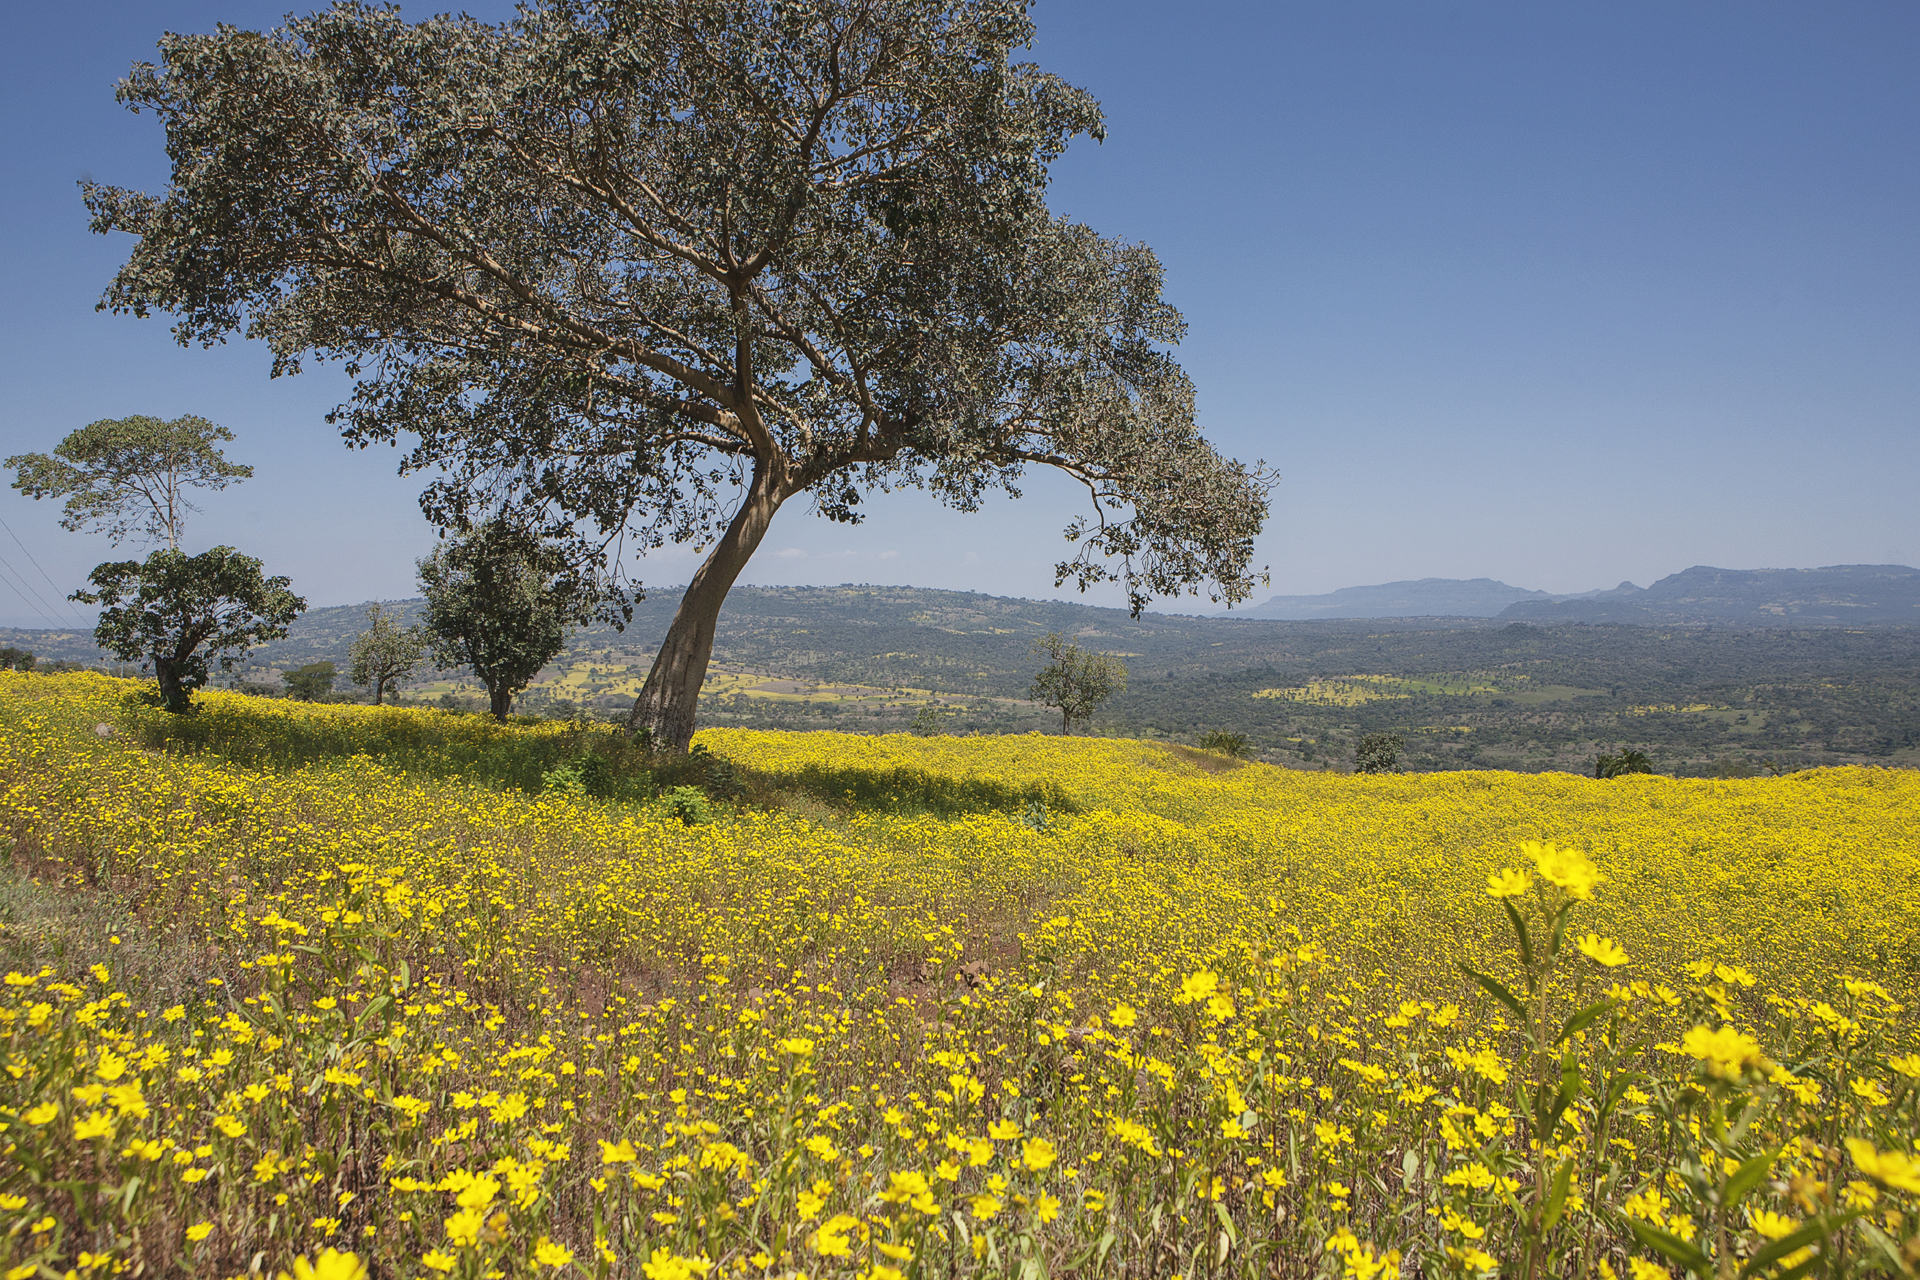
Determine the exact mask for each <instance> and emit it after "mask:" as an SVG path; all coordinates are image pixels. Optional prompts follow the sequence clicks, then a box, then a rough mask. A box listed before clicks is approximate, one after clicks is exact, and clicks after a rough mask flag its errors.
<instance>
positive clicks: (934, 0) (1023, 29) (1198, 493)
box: [86, 0, 1269, 746]
mask: <svg viewBox="0 0 1920 1280" xmlns="http://www.w3.org/2000/svg"><path fill="white" fill-rule="evenodd" d="M1026 9H1027V6H1026V3H1025V0H546V2H544V3H536V4H533V5H531V6H529V7H527V8H525V9H523V10H522V11H521V13H520V16H519V17H517V18H516V19H515V20H514V21H512V22H510V23H508V24H506V25H502V26H492V25H487V24H484V23H481V22H477V21H474V20H471V19H467V18H435V19H433V20H431V21H427V22H423V23H419V24H410V23H407V22H404V21H402V20H401V19H400V17H399V16H398V15H397V13H395V12H392V11H389V10H385V9H376V8H371V7H367V6H363V5H359V4H350V3H343V4H338V5H336V6H335V7H333V8H331V9H329V10H327V11H326V12H324V13H318V14H314V15H312V16H309V17H305V18H299V19H294V20H290V21H289V24H288V25H287V27H286V28H284V29H282V30H278V31H274V32H271V33H267V34H260V33H254V32H246V31H238V30H233V29H230V28H221V29H220V30H218V31H217V32H216V33H214V34H212V35H184V36H183V35H169V36H167V37H166V38H165V39H164V40H163V41H162V42H161V45H160V51H161V59H160V62H159V63H158V64H156V65H146V64H142V65H139V66H136V67H135V68H134V71H133V73H132V75H131V76H130V78H129V79H127V80H126V81H125V82H123V84H122V85H121V88H120V97H121V98H122V100H123V101H125V102H126V103H127V104H129V105H130V106H132V107H133V108H134V109H136V110H151V111H153V112H154V113H156V114H157V115H158V116H159V117H160V119H161V121H162V122H163V123H164V124H165V126H166V131H167V146H168V152H169V154H170V156H171V157H172V161H173V176H172V183H171V185H170V186H169V188H168V190H167V191H166V193H165V194H163V195H151V194H143V193H140V192H135V191H129V190H123V189H119V188H112V187H104V186H96V185H89V186H88V187H87V188H86V198H87V202H88V205H89V208H90V209H91V210H92V213H93V215H94V227H95V229H96V230H99V231H102V232H107V231H126V232H130V233H132V234H133V235H135V236H137V237H138V238H139V243H138V244H137V245H136V246H135V248H134V249H133V252H132V254H131V257H130V259H129V261H128V262H127V264H126V266H125V267H124V268H123V269H122V270H121V272H120V273H119V275H118V277H117V278H116V279H115V281H114V282H113V284H112V286H111V287H110V288H109V290H108V292H107V294H106V296H105V298H104V299H103V301H102V306H105V307H110V308H113V309H115V310H124V311H131V312H134V313H136V314H143V315H144V314H146V313H148V312H149V311H155V310H157V311H165V312H170V313H172V314H173V315H174V316H175V317H176V322H177V323H176V327H175V333H176V335H177V337H178V338H179V340H180V341H181V342H182V343H183V344H184V343H194V342H204V343H211V342H216V341H220V340H223V339H224V338H225V337H226V336H228V335H229V334H232V333H235V332H244V333H245V334H247V335H248V336H252V337H258V338H262V339H265V340H266V341H267V342H268V343H269V344H270V345H271V347H272V349H273V352H274V355H275V368H276V372H284V371H291V370H296V369H298V368H299V366H300V364H301V362H302V361H303V360H311V359H328V360H338V361H340V362H342V363H344V365H345V367H346V368H347V370H348V372H349V373H350V374H351V375H353V376H354V377H355V378H356V379H357V382H356V389H355V391H354V394H353V397H352V399H351V401H350V402H348V403H347V404H344V405H342V406H341V407H340V409H339V410H338V411H337V412H336V414H335V415H334V420H335V422H336V423H337V424H338V425H339V426H340V427H341V428H342V430H343V432H344V433H345V435H346V436H347V438H348V439H349V440H350V441H352V442H355V443H357V444H360V445H363V446H364V445H367V444H371V443H375V442H401V441H407V442H410V444H411V448H410V450H409V452H408V453H407V455H406V460H405V462H404V463H403V469H405V470H419V471H426V470H430V469H440V471H439V474H438V478H437V479H435V480H434V481H433V483H431V484H430V485H429V486H428V488H427V490H426V492H425V493H424V495H423V497H422V504H423V506H424V507H425V509H426V510H427V512H428V514H429V515H430V516H432V517H433V518H435V519H436V520H437V521H439V522H441V523H442V524H445V525H449V526H471V525H476V524H479V523H481V522H483V521H484V520H486V519H490V518H495V517H504V518H507V519H510V520H512V521H513V522H514V523H516V524H517V525H519V526H521V527H529V528H533V529H536V530H539V531H541V532H543V533H544V534H545V535H546V536H547V537H549V538H554V539H558V540H560V541H563V542H566V543H569V544H570V546H571V548H572V550H573V552H574V553H575V559H576V563H591V564H598V565H600V566H602V567H605V568H609V569H611V570H612V576H611V577H610V578H609V579H608V580H607V582H606V584H605V585H606V587H607V589H608V590H609V591H610V598H611V599H612V600H613V601H614V606H613V607H615V608H618V607H621V606H624V605H626V603H627V602H628V601H630V600H631V599H632V596H631V594H630V591H631V589H632V588H634V587H635V586H637V584H631V583H626V582H624V581H622V580H619V579H618V565H619V564H620V562H621V560H622V558H623V556H624V555H625V554H627V553H630V552H633V551H645V550H647V549H650V548H655V547H659V546H662V545H664V544H666V543H668V542H674V543H692V544H695V545H696V546H697V547H699V548H700V549H703V550H708V551H709V552H710V553H709V554H708V556H707V558H706V560H705V562H704V563H703V564H701V566H700V568H699V569H698V571H697V572H696V573H695V574H694V576H693V579H692V582H691V585H690V586H689V587H688V588H687V591H686V595H685V597H684V599H683V600H682V602H681V605H680V608H679V611H678V613H677V615H676V617H675V619H674V621H673V624H672V626H671V627H670V628H669V630H668V632H667V634H666V636H665V638H664V639H663V640H662V642H661V645H660V649H659V653H658V656H657V658H656V660H655V663H654V667H653V670H652V673H651V675H650V676H649V677H648V680H647V684H646V687H645V689H644V690H643V692H642V693H641V695H640V697H639V700H638V702H637V703H636V704H635V707H634V711H633V717H632V720H633V725H634V727H636V728H639V727H643V726H644V727H647V728H649V729H651V730H652V732H653V735H654V738H655V740H656V741H657V742H660V743H662V744H664V745H668V746H676V745H677V746H684V745H685V743H686V742H687V741H688V739H689V737H690V736H691V734H692V732H693V717H694V709H695V702H696V699H697V696H698V694H699V690H700V686H701V683H702V681H703V680H704V678H705V674H706V667H707V662H708V657H709V654H710V652H711V648H712V643H713V635H714V625H715V621H716V619H717V617H718V614H719V610H720V606H721V603H722V601H723V600H724V598H725V596H726V593H727V590H728V588H729V587H730V586H731V585H732V583H733V582H734V580H735V578H736V577H737V576H738V575H739V573H740V571H741V569H742V568H743V567H744V566H745V565H746V563H747V561H748V558H749V557H751V556H752V555H753V552H754V550H755V548H756V547H758V546H759V544H760V542H761V540H762V538H764V537H765V535H766V532H767V527H768V524H769V522H770V521H771V520H772V519H773V517H774V514H775V513H776V512H777V511H778V510H779V509H780V507H781V506H782V504H784V503H786V502H788V501H789V500H791V499H794V498H796V497H799V496H801V495H805V496H806V497H807V498H808V499H809V500H810V504H811V506H812V508H813V509H814V510H815V511H816V512H817V513H818V514H820V515H824V516H826V517H827V518H829V519H833V520H841V521H855V520H857V519H858V518H859V512H858V509H857V508H858V505H859V503H860V500H861V496H862V494H863V493H865V492H868V491H871V490H872V489H874V488H881V489H887V488H892V487H897V486H903V485H912V486H918V487H922V488H925V489H928V490H930V491H932V492H933V493H934V494H935V495H936V496H937V497H939V498H940V499H942V500H944V501H946V502H947V503H949V504H951V505H953V506H955V507H957V508H960V509H962V510H973V509H975V508H977V507H978V505H979V504H980V502H981V500H982V498H983V496H985V495H986V494H987V493H988V492H989V491H990V490H993V489H996V488H998V489H1004V490H1006V491H1008V492H1010V493H1015V492H1017V489H1016V485H1017V484H1018V482H1019V479H1020V477H1021V475H1022V473H1023V472H1024V471H1025V470H1026V469H1027V468H1029V467H1034V466H1041V467H1050V468H1054V469H1057V470H1058V471H1061V472H1064V473H1065V474H1066V475H1068V476H1071V477H1072V478H1073V479H1075V480H1077V481H1078V482H1079V483H1080V484H1082V485H1084V486H1085V488H1086V491H1087V494H1088V496H1089V498H1090V509H1089V510H1088V511H1087V512H1086V513H1084V514H1083V515H1081V516H1080V517H1079V518H1076V519H1074V520H1073V521H1072V523H1071V524H1070V525H1069V526H1068V529H1067V534H1068V537H1069V539H1070V540H1071V542H1072V543H1073V544H1075V545H1074V546H1073V548H1072V549H1071V550H1070V552H1069V554H1068V557H1067V558H1066V559H1064V560H1063V561H1061V562H1060V563H1059V564H1058V565H1057V566H1056V573H1057V581H1059V582H1064V581H1066V580H1068V579H1073V580H1074V581H1075V582H1076V583H1077V584H1078V585H1079V586H1080V588H1081V589H1083V590H1084V589H1086V587H1088V586H1089V585H1091V584H1093V583H1096V582H1102V581H1115V582H1119V583H1121V584H1123V585H1124V587H1125V589H1126V591H1127V594H1128V597H1129V599H1130V601H1131V602H1132V604H1133V607H1134V609H1135V611H1136V612H1137V611H1138V610H1139V608H1140V607H1141V606H1142V605H1144V604H1145V602H1146V601H1147V600H1148V599H1150V598H1152V597H1154V596H1157V595H1165V594H1170V593H1176V592H1180V591H1183V590H1205V591H1207V592H1208V593H1209V594H1211V595H1212V596H1213V598H1214V599H1216V600H1222V599H1224V600H1226V601H1227V602H1229V603H1232V602H1235V601H1238V600H1241V599H1244V598H1245V597H1246V595H1247V594H1248V593H1249V591H1250V590H1252V588H1253V586H1254V584H1255V581H1256V578H1257V575H1256V574H1255V573H1254V572H1252V571H1251V570H1250V567H1249V561H1250V558H1251V555H1252V546H1253V538H1254V535H1255V534H1256V533H1257V532H1258V530H1259V528H1260V524H1261V521H1262V520H1263V518H1264V516H1265V514H1266V496H1267V491H1268V484H1269V478H1268V476H1267V475H1266V473H1265V472H1264V471H1263V470H1262V469H1261V468H1260V467H1258V466H1254V467H1247V466H1243V465H1242V464H1240V463H1238V462H1234V461H1232V460H1230V459H1227V458H1224V457H1222V456H1220V455H1219V454H1218V453H1216V452H1215V451H1214V450H1213V448H1212V447H1211V446H1209V445H1208V443H1207V442H1206V441H1205V440H1204V439H1203V438H1202V437H1201V436H1200V434H1199V432H1198V431H1197V429H1196V427H1195V423H1194V402H1193V387H1192V384H1191V383H1190V381H1189V380H1188V379H1187V377H1186V376H1185V374H1184V373H1183V372H1182V371H1181V369H1180V367H1179V365H1178V364H1177V363H1176V362H1175V361H1174V359H1173V358H1172V356H1171V354H1170V348H1171V347H1172V346H1173V345H1174V344H1175V343H1176V342H1177V341H1178V340H1179V338H1180V337H1181V335H1182V332H1183V322H1182V321H1181V319H1180V316H1179V314H1178V313H1177V312H1176V311H1175V310H1174V309H1173V308H1172V307H1171V306H1169V305H1168V304H1167V302H1166V301H1165V300H1164V299H1163V298H1162V297H1161V269H1160V265H1159V262H1158V261H1157V260H1156V259H1155V257H1154V255H1153V253H1152V251H1151V250H1149V249H1148V248H1146V247H1145V246H1143V245H1137V244H1127V243H1122V242H1120V241H1116V240H1110V239H1106V238H1103V237H1101V236H1099V235H1097V234H1095V233H1094V232H1093V231H1091V230H1089V229H1088V228H1087V227H1085V226H1082V225H1079V224H1077V223H1073V222H1070V221H1067V220H1064V219H1062V218H1058V217H1055V216H1054V215H1052V214H1051V213H1050V212H1049V211H1048V209H1047V207H1046V201H1045V193H1046V185H1047V172H1048V166H1049V164H1050V163H1051V162H1052V161H1053V160H1054V159H1055V158H1056V157H1058V156H1059V155H1060V153H1061V152H1062V150H1063V149H1064V148H1065V146H1066V145H1067V142H1068V141H1069V140H1070V139H1071V138H1072V137H1074V136H1076V135H1091V136H1094V137H1096V138H1097V137H1100V136H1102V124H1101V117H1100V111H1099V107H1098V104H1097V103H1095V102H1094V100H1093V99H1092V98H1091V97H1089V96H1088V95H1087V94H1086V93H1084V92H1082V91H1081V90H1079V89H1076V88H1074V87H1072V86H1071V85H1068V84H1066V83H1065V82H1063V81H1061V80H1060V79H1058V78H1057V77H1055V76H1052V75H1050V74H1048V73H1046V72H1043V71H1041V70H1039V69H1038V68H1036V67H1034V66H1032V65H1031V64H1027V63H1023V62H1018V61H1015V60H1014V56H1013V55H1014V54H1015V53H1016V51H1018V50H1020V49H1021V48H1023V47H1024V46H1025V45H1026V44H1027V42H1028V40H1029V38H1030V37H1031V35H1032V32H1033V28H1032V25H1031V22H1030V20H1029V17H1028V14H1027V11H1026Z"/></svg>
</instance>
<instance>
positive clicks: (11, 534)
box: [0, 517, 87, 627]
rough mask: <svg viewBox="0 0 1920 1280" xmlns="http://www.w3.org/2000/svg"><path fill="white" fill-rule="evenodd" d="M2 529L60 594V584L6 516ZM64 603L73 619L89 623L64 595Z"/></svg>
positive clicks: (0, 526)
mask: <svg viewBox="0 0 1920 1280" xmlns="http://www.w3.org/2000/svg"><path fill="white" fill-rule="evenodd" d="M0 529H5V530H6V531H7V536H8V537H9V538H12V539H13V541H14V545H16V546H18V547H19V548H20V550H21V551H23V552H25V553H26V557H27V562H28V563H29V564H31V565H32V566H33V567H34V568H36V569H39V570H40V576H41V577H42V578H45V579H46V582H47V585H48V586H49V587H52V588H53V594H54V595H56V596H58V595H60V584H59V583H57V582H55V581H54V580H53V577H52V575H51V574H49V573H48V572H47V571H46V570H45V569H44V568H41V565H40V562H39V561H38V560H36V559H34V556H33V552H32V550H31V549H29V548H28V546H27V544H26V543H24V542H21V541H20V535H19V534H17V533H15V532H14V531H13V526H12V525H10V524H8V523H7V522H6V519H5V517H0ZM62 603H65V604H66V606H67V612H68V613H70V614H73V620H74V621H75V622H77V623H79V624H80V625H81V626H82V627H84V626H86V625H87V624H86V620H85V619H83V618H82V617H81V616H80V615H79V613H78V612H76V611H75V609H74V607H73V605H72V603H71V602H68V601H66V599H65V597H62Z"/></svg>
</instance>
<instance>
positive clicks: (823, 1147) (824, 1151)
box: [800, 1133, 840, 1164]
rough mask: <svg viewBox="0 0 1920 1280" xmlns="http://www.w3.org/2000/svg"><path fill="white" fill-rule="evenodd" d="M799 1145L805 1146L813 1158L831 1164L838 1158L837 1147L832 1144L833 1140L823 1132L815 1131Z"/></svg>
mask: <svg viewBox="0 0 1920 1280" xmlns="http://www.w3.org/2000/svg"><path fill="white" fill-rule="evenodd" d="M800 1145H801V1146H803V1147H805V1148H806V1149H807V1151H808V1152H809V1153H811V1154H812V1156H813V1158H814V1159H816V1160H820V1161H823V1162H825V1163H827V1164H832V1163H833V1162H834V1161H835V1160H838V1159H839V1158H840V1152H839V1149H838V1148H836V1147H835V1146H834V1145H833V1140H832V1139H831V1138H828V1137H826V1136H825V1135H824V1134H818V1133H816V1134H814V1135H813V1136H812V1137H811V1138H808V1139H807V1140H806V1141H805V1142H803V1143H801V1144H800Z"/></svg>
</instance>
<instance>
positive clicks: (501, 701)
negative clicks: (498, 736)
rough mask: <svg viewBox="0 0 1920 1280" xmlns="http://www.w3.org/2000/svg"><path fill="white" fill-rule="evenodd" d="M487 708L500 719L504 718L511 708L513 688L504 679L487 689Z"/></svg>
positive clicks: (494, 716)
mask: <svg viewBox="0 0 1920 1280" xmlns="http://www.w3.org/2000/svg"><path fill="white" fill-rule="evenodd" d="M487 710H489V711H491V712H493V718H494V719H495V720H500V721H504V720H506V718H507V713H508V712H509V711H512V710H513V690H512V689H510V688H508V687H507V685H506V683H505V682H504V681H503V682H502V683H500V684H498V685H495V686H493V687H492V688H489V689H488V690H487Z"/></svg>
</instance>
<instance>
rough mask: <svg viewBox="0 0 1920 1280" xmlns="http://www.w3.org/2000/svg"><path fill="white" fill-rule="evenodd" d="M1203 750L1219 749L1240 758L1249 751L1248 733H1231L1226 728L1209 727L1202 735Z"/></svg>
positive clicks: (1201, 745) (1201, 746)
mask: <svg viewBox="0 0 1920 1280" xmlns="http://www.w3.org/2000/svg"><path fill="white" fill-rule="evenodd" d="M1200 749H1201V750H1202V751H1218V752H1219V753H1220V754H1222V755H1226V756H1232V757H1233V758H1235V759H1239V758H1240V757H1241V756H1243V755H1245V754H1246V753H1247V735H1246V734H1244V733H1231V732H1229V731H1228V730H1225V729H1209V730H1208V731H1207V732H1205V733H1203V734H1201V735H1200Z"/></svg>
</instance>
